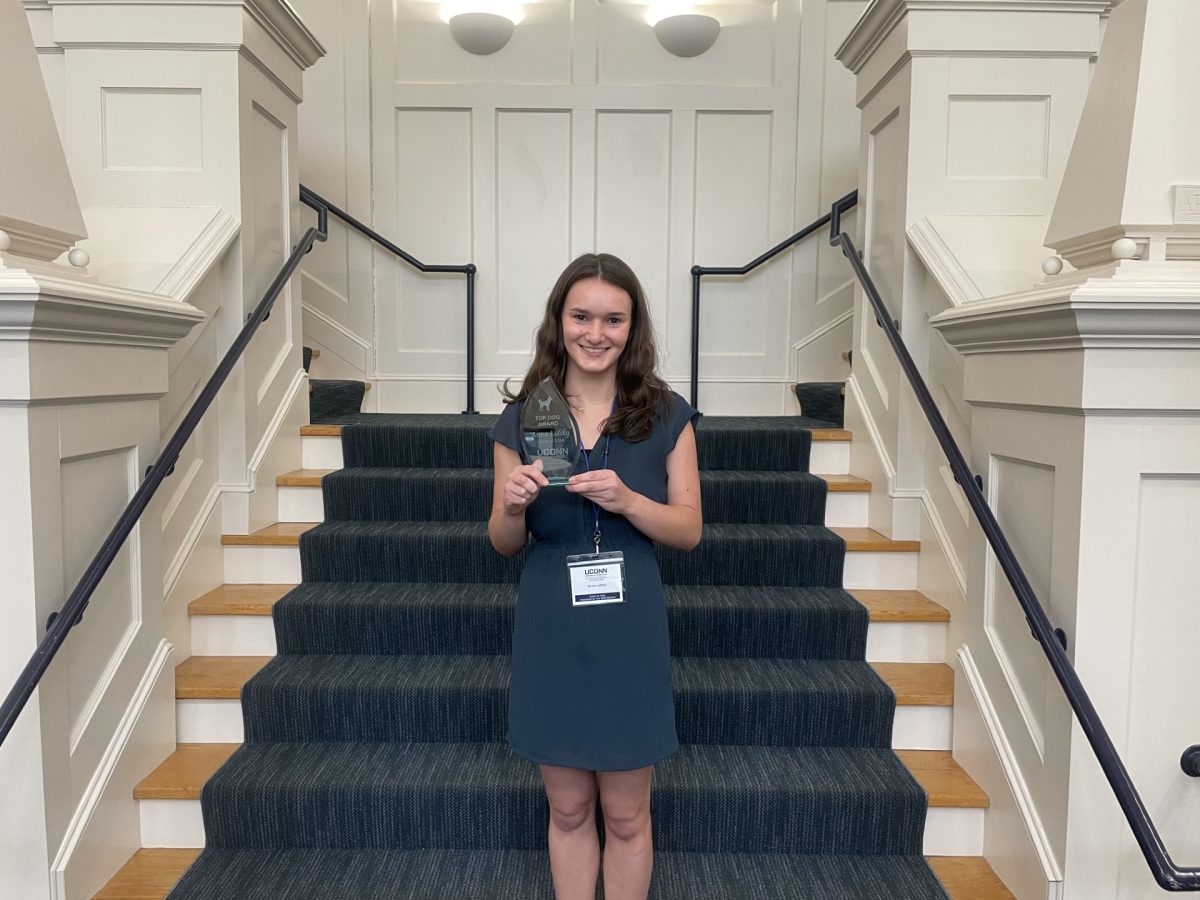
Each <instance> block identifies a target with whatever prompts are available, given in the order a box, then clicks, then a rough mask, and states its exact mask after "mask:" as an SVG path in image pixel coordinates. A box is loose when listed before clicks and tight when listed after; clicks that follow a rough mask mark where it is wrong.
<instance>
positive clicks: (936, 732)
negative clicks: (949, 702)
mask: <svg viewBox="0 0 1200 900" xmlns="http://www.w3.org/2000/svg"><path fill="white" fill-rule="evenodd" d="M953 743H954V707H952V706H897V707H896V714H895V716H894V717H893V718H892V749H893V750H949V749H950V748H951V746H952V745H953Z"/></svg>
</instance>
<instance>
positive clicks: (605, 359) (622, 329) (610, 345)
mask: <svg viewBox="0 0 1200 900" xmlns="http://www.w3.org/2000/svg"><path fill="white" fill-rule="evenodd" d="M632 312H633V300H632V299H631V298H630V296H629V294H628V293H626V292H625V291H623V290H622V289H621V288H619V287H616V286H614V285H611V284H608V283H607V282H604V281H601V280H600V279H599V278H585V279H583V280H581V281H577V282H575V283H574V284H573V285H571V289H570V290H569V291H567V299H566V302H565V303H563V312H562V333H563V343H564V344H565V345H566V348H567V359H568V360H569V362H570V363H574V364H575V366H576V368H578V369H579V370H580V371H581V372H583V373H585V374H588V375H599V374H603V373H605V372H607V371H608V370H609V369H611V368H612V367H614V366H615V365H616V364H617V360H618V359H620V358H621V352H622V351H623V350H624V349H625V344H626V343H627V342H628V340H629V328H630V319H631V317H632Z"/></svg>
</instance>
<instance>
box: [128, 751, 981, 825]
mask: <svg viewBox="0 0 1200 900" xmlns="http://www.w3.org/2000/svg"><path fill="white" fill-rule="evenodd" d="M242 746H246V747H248V748H250V750H251V752H255V753H258V752H263V753H270V752H272V751H271V748H274V747H285V746H290V745H285V744H282V743H280V744H275V743H263V744H248V745H242V744H180V745H179V746H178V747H177V748H176V750H175V752H174V753H172V754H171V755H170V756H169V757H167V758H166V759H165V760H164V761H163V762H162V763H161V764H160V765H159V766H158V767H157V768H155V770H154V771H153V772H151V773H150V774H149V775H147V776H146V777H145V778H144V779H142V781H141V782H139V783H138V785H137V786H136V787H135V788H134V799H137V800H198V799H199V798H200V791H201V789H202V788H203V787H204V784H205V782H207V781H208V780H209V779H210V778H212V776H213V775H214V774H215V773H216V771H217V770H218V769H219V768H221V766H223V765H224V764H225V762H226V761H227V760H228V759H229V758H230V757H231V756H233V754H234V753H235V752H236V751H237V750H238V749H239V748H241V747H242ZM374 746H376V745H373V744H368V743H362V744H358V743H350V744H339V743H329V744H322V743H318V742H314V743H306V744H297V745H295V748H294V751H288V752H291V753H292V755H293V756H294V757H295V758H308V757H311V756H313V755H320V754H322V753H323V752H324V751H323V750H322V748H341V750H342V751H344V753H345V754H346V756H347V758H350V757H355V756H356V754H370V753H372V752H373V751H372V750H371V748H372V747H374ZM396 746H397V747H399V746H404V747H406V748H410V749H411V750H412V751H413V752H418V753H427V752H430V753H431V752H434V751H433V750H432V749H431V748H433V747H439V748H446V750H447V753H448V754H449V755H458V756H461V755H463V754H464V753H465V754H466V755H471V754H473V753H474V754H476V755H479V754H482V756H483V757H488V758H490V759H489V760H488V761H489V762H492V763H494V764H497V765H502V766H506V767H508V768H510V769H512V773H510V774H511V775H512V777H524V775H526V774H528V773H527V772H524V771H523V769H524V767H523V766H521V763H520V761H518V760H516V759H515V757H513V756H512V754H511V753H510V752H509V750H508V747H507V745H505V744H488V745H476V744H436V745H434V744H416V743H413V744H405V745H399V744H398V745H396ZM472 748H475V749H472ZM485 748H490V749H485ZM722 749H723V750H724V751H728V750H729V749H730V748H729V747H728V746H725V747H723V748H722ZM735 749H736V751H738V752H740V753H742V755H743V756H744V757H745V758H746V759H751V760H753V759H756V758H757V759H766V760H773V761H777V762H778V763H779V764H780V765H782V766H784V767H786V766H788V765H792V764H793V763H794V761H795V760H796V759H802V760H806V761H813V760H815V761H816V762H817V763H820V762H821V760H823V759H824V758H825V757H826V756H827V755H828V754H829V752H830V751H829V748H824V747H815V748H805V747H761V746H746V747H737V748H735ZM836 750H837V752H838V753H842V752H845V753H846V754H847V755H848V757H850V758H853V759H854V760H856V761H864V760H873V759H879V758H881V755H883V754H887V753H894V754H895V755H896V757H897V758H899V760H900V762H901V763H903V764H904V767H905V768H906V769H908V771H909V772H910V773H911V774H912V776H913V778H914V779H916V781H917V783H918V784H920V785H921V787H922V788H923V789H924V790H925V792H926V793H927V794H928V795H929V803H930V805H931V806H934V807H938V808H947V809H985V808H987V806H988V798H987V794H986V793H984V791H983V789H982V788H980V787H979V785H978V784H976V783H975V781H974V780H973V779H972V778H971V776H969V775H968V774H967V773H966V772H965V771H964V770H963V769H962V768H961V767H960V766H959V765H958V763H956V762H955V761H954V758H953V757H952V756H951V755H950V753H949V751H946V750H897V751H890V750H887V749H886V748H884V749H876V748H870V747H849V748H845V747H839V748H836ZM331 752H336V751H331ZM715 752H716V751H715V750H713V748H712V747H711V746H706V745H699V744H687V745H683V746H682V747H681V748H680V750H679V751H676V753H682V754H683V755H684V756H685V757H689V758H692V759H694V760H697V761H702V760H703V759H704V758H705V757H706V756H709V755H711V754H713V753H715ZM884 758H885V757H884ZM668 759H670V757H668ZM806 764H807V762H806ZM659 765H660V766H661V765H663V763H660V764H659ZM506 771H507V770H506ZM280 777H283V776H282V775H281V776H280ZM489 777H491V776H489ZM467 780H469V779H467Z"/></svg>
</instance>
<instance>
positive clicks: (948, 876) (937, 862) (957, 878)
mask: <svg viewBox="0 0 1200 900" xmlns="http://www.w3.org/2000/svg"><path fill="white" fill-rule="evenodd" d="M925 862H926V863H928V865H929V868H931V869H932V870H933V874H934V875H936V876H937V878H938V880H939V881H940V882H941V883H942V887H944V888H945V889H946V893H947V894H949V895H950V900H1017V898H1016V896H1015V895H1014V894H1013V893H1012V891H1010V890H1009V889H1008V887H1007V886H1006V885H1005V884H1004V882H1003V881H1001V880H1000V876H998V875H997V874H996V872H995V870H994V869H993V868H992V867H991V865H990V864H989V863H988V861H987V858H986V857H983V856H927V857H926V858H925Z"/></svg>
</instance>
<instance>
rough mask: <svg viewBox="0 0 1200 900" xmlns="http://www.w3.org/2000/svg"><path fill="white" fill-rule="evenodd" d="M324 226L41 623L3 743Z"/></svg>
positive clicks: (12, 697)
mask: <svg viewBox="0 0 1200 900" xmlns="http://www.w3.org/2000/svg"><path fill="white" fill-rule="evenodd" d="M326 225H327V219H326V216H325V215H324V214H323V213H322V212H321V211H320V210H318V217H317V227H316V228H309V229H308V230H307V231H305V232H304V236H303V237H302V238H300V243H298V244H296V246H295V247H294V248H293V249H292V252H291V255H289V256H288V258H287V260H285V261H284V264H283V266H282V268H280V270H279V274H278V275H276V276H275V279H274V281H272V282H271V285H270V287H268V288H267V292H266V294H265V295H264V296H263V298H262V300H260V301H259V303H258V305H257V306H256V307H255V308H254V312H252V313H251V314H250V317H249V318H248V319H247V320H246V324H245V325H243V326H242V330H241V331H240V332H238V336H237V337H236V338H234V341H233V343H232V344H231V345H230V347H229V350H227V351H226V353H225V355H224V356H223V357H222V358H221V362H220V363H219V364H218V365H217V369H216V371H215V372H213V374H212V377H210V378H209V379H208V382H207V383H206V384H205V385H204V388H203V390H201V391H200V395H199V396H198V397H197V398H196V401H195V403H193V404H192V406H191V408H190V409H189V410H188V411H187V414H186V415H185V416H184V417H183V421H182V422H180V423H179V427H178V428H176V429H175V433H174V434H172V435H171V437H170V439H169V440H168V441H167V443H166V446H164V447H163V449H162V451H161V452H160V453H159V454H158V458H157V459H156V460H155V461H154V464H153V465H151V466H150V468H149V469H147V471H146V477H145V478H144V479H143V480H142V483H141V485H139V486H138V489H137V490H136V491H135V492H134V495H133V498H132V499H131V500H130V501H129V503H128V504H127V505H126V507H125V509H124V511H123V512H122V513H121V516H120V518H118V519H117V524H116V525H114V526H113V529H112V531H110V532H109V534H108V537H106V538H105V539H104V543H102V544H101V545H100V549H99V550H98V551H97V552H96V555H95V557H93V559H92V561H91V562H90V563H89V564H88V567H87V569H85V570H84V573H83V575H82V577H81V578H80V579H79V583H78V584H76V585H75V589H74V590H73V591H71V594H70V596H68V597H67V601H66V603H65V604H63V608H62V609H61V610H60V611H59V612H57V613H51V615H50V618H49V620H48V622H47V626H46V634H45V635H44V636H43V637H42V639H41V640H40V641H39V642H38V645H37V649H35V650H34V652H33V656H31V657H30V659H29V662H28V663H26V664H25V668H24V669H22V670H21V674H20V676H18V678H17V681H16V684H14V685H13V687H12V690H10V691H9V692H8V696H7V697H5V698H4V703H3V705H0V744H3V743H4V739H5V738H6V737H8V734H9V732H10V731H12V728H13V725H15V724H16V721H17V717H18V716H20V714H21V710H22V709H24V708H25V704H26V703H27V702H28V700H29V698H30V696H32V694H33V691H34V689H35V688H36V687H37V686H38V683H39V682H40V681H41V679H42V675H43V674H45V671H46V669H47V667H49V665H50V662H51V660H53V659H54V657H55V655H56V654H57V653H58V651H59V649H60V648H61V647H62V645H63V642H64V641H65V640H66V639H67V635H68V634H70V632H71V629H72V628H74V627H75V626H76V625H78V624H79V621H80V620H81V619H82V618H83V612H84V610H85V609H87V606H88V603H90V602H91V599H92V594H94V593H95V591H96V587H97V586H98V585H99V584H100V580H101V579H102V578H103V577H104V574H105V573H106V572H107V571H108V569H109V567H110V566H111V565H112V562H113V560H114V559H116V556H117V553H118V552H120V550H121V547H122V545H124V543H125V540H126V538H128V537H129V535H130V533H131V532H132V531H133V527H134V525H136V524H137V522H138V519H139V518H140V517H141V515H142V513H143V512H144V511H145V509H146V507H147V506H148V505H149V503H150V501H151V499H153V497H154V493H155V491H157V490H158V487H159V485H161V484H162V482H163V479H165V478H166V477H167V476H168V475H170V474H171V472H172V471H174V468H175V463H176V461H177V460H178V459H179V454H180V453H181V452H182V451H183V447H184V445H185V444H186V443H187V442H188V439H189V438H190V437H191V436H192V432H194V431H195V430H196V426H197V425H199V424H200V420H201V419H202V418H204V414H205V413H206V412H208V408H209V406H211V405H212V402H213V400H214V399H215V398H216V396H217V392H218V391H220V389H221V386H222V385H223V384H224V383H225V379H226V378H228V377H229V373H230V372H231V371H233V367H234V366H235V365H237V363H238V361H239V360H240V358H241V356H242V353H243V352H244V351H245V349H246V347H247V346H248V345H249V343H250V339H251V338H253V337H254V333H255V332H256V331H258V327H259V326H260V325H261V324H262V323H263V322H264V321H266V319H267V316H269V315H270V314H271V307H272V306H273V305H274V303H275V300H276V299H277V298H278V297H279V294H280V293H281V292H282V291H283V288H284V285H286V284H287V282H288V280H289V279H290V278H291V277H292V275H293V274H294V273H295V271H296V269H297V268H298V267H299V265H300V260H301V259H303V258H304V254H306V253H307V252H308V251H309V250H310V249H312V246H313V244H314V243H316V242H317V241H324V240H325V239H326V237H327V236H328V232H327V231H326V230H325V229H326Z"/></svg>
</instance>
